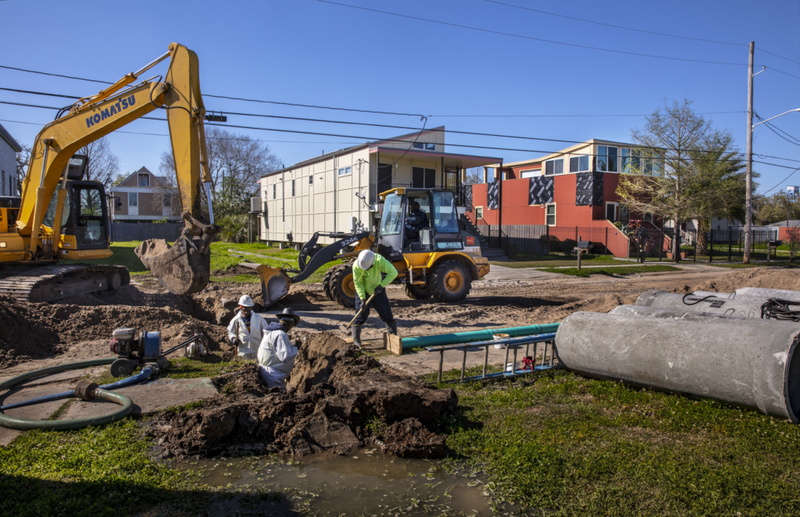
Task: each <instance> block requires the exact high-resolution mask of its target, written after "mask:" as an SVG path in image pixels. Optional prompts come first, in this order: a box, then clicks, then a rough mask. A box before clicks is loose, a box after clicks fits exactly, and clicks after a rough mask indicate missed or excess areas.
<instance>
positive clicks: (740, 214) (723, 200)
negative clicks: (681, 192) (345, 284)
mask: <svg viewBox="0 0 800 517" xmlns="http://www.w3.org/2000/svg"><path fill="white" fill-rule="evenodd" d="M719 136H721V137H722V139H721V140H717V141H709V142H708V143H707V145H708V148H707V149H705V150H700V149H692V150H691V151H689V154H690V156H691V161H692V163H693V164H694V167H695V174H694V175H692V176H691V177H690V178H688V181H687V189H686V190H687V196H688V197H689V200H690V213H691V214H692V215H693V217H694V218H695V219H697V248H698V253H700V254H705V253H706V245H707V236H708V235H709V231H710V230H711V219H712V218H713V217H719V218H723V217H724V218H727V219H728V220H729V221H732V220H734V219H737V220H739V221H743V220H744V217H745V213H744V212H745V197H746V195H745V193H746V191H747V185H746V178H745V171H744V168H745V165H744V162H743V161H742V159H741V158H740V157H739V155H740V153H739V150H738V149H736V148H735V147H734V146H733V138H732V137H731V136H730V135H729V134H724V133H721V134H719Z"/></svg>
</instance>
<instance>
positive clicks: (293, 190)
mask: <svg viewBox="0 0 800 517" xmlns="http://www.w3.org/2000/svg"><path fill="white" fill-rule="evenodd" d="M292 197H294V180H292Z"/></svg>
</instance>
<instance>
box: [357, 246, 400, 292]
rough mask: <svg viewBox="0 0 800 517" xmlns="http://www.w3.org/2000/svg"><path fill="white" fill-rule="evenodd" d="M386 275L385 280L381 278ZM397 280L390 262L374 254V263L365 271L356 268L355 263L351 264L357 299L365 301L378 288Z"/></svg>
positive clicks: (395, 271) (395, 272)
mask: <svg viewBox="0 0 800 517" xmlns="http://www.w3.org/2000/svg"><path fill="white" fill-rule="evenodd" d="M383 274H386V278H384V277H383ZM395 278H397V270H396V269H395V268H394V266H393V265H392V263H391V262H389V261H388V260H386V259H385V258H383V257H382V256H380V255H378V254H377V253H376V254H375V262H374V263H373V264H372V267H371V268H369V269H367V270H366V271H365V270H363V269H361V268H360V267H358V263H357V262H353V282H354V283H355V285H356V292H357V293H358V297H359V298H361V300H363V301H367V297H368V296H369V295H371V294H372V293H374V292H375V288H376V287H378V286H381V287H386V286H387V285H389V284H391V283H392V280H394V279H395Z"/></svg>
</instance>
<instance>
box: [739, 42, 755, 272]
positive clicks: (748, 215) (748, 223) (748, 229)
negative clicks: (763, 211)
mask: <svg viewBox="0 0 800 517" xmlns="http://www.w3.org/2000/svg"><path fill="white" fill-rule="evenodd" d="M755 47H756V43H755V42H754V41H751V42H750V59H749V61H748V66H747V169H746V178H747V179H746V182H745V183H746V187H745V188H746V189H747V192H746V193H745V196H746V198H745V199H746V201H745V221H744V256H743V258H742V263H743V264H749V263H750V246H751V242H750V241H751V239H752V236H751V234H752V224H753V56H754V54H755Z"/></svg>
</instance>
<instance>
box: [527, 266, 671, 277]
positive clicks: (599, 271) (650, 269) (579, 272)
mask: <svg viewBox="0 0 800 517" xmlns="http://www.w3.org/2000/svg"><path fill="white" fill-rule="evenodd" d="M541 270H542V271H548V272H550V273H561V274H562V275H571V276H579V277H582V278H588V277H589V275H635V274H638V273H656V272H659V271H680V270H681V269H680V268H677V267H675V266H667V265H653V266H609V267H592V268H581V269H578V268H577V267H571V268H556V267H543V268H541Z"/></svg>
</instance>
